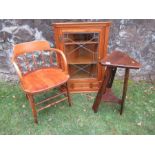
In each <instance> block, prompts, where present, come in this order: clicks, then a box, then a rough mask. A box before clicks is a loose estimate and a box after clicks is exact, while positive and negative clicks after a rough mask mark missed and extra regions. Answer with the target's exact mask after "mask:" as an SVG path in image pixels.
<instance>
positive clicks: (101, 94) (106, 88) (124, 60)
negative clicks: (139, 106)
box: [92, 51, 141, 115]
mask: <svg viewBox="0 0 155 155" xmlns="http://www.w3.org/2000/svg"><path fill="white" fill-rule="evenodd" d="M101 64H102V65H103V66H106V71H105V75H104V78H103V82H102V84H101V86H100V89H99V91H98V93H97V96H96V98H95V101H94V104H93V106H92V109H93V110H94V112H97V111H98V108H99V105H100V103H101V100H103V101H105V102H115V103H118V104H120V106H121V108H120V115H122V113H123V109H124V103H125V98H126V93H127V87H128V79H129V70H130V69H139V68H140V66H141V65H140V64H139V63H138V62H137V61H136V60H134V59H133V58H131V57H130V56H128V55H127V54H125V53H123V52H120V51H113V52H112V54H110V55H109V56H108V57H107V58H105V59H103V60H101ZM117 67H119V68H125V76H124V84H123V92H122V98H121V99H119V98H117V97H116V96H115V95H114V93H113V91H112V90H111V88H112V84H113V80H114V77H115V73H116V70H117Z"/></svg>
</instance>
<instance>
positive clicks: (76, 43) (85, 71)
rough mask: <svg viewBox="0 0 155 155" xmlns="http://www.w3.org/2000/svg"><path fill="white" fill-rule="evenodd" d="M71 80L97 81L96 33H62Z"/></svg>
mask: <svg viewBox="0 0 155 155" xmlns="http://www.w3.org/2000/svg"><path fill="white" fill-rule="evenodd" d="M62 40H63V45H64V47H63V50H64V53H65V55H66V58H67V61H68V67H69V74H70V77H71V79H90V78H92V79H97V75H98V69H97V64H98V47H99V33H98V32H74V33H72V32H64V33H62Z"/></svg>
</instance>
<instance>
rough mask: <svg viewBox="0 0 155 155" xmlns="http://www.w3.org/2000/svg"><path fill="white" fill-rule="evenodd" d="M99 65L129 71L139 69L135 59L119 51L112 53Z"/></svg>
mask: <svg viewBox="0 0 155 155" xmlns="http://www.w3.org/2000/svg"><path fill="white" fill-rule="evenodd" d="M101 64H102V65H104V66H115V67H120V68H131V69H139V68H140V67H141V65H140V63H138V62H137V61H136V60H135V59H133V58H131V57H130V56H129V55H127V54H126V53H123V52H120V51H113V52H112V53H111V54H110V55H109V56H108V57H107V58H105V59H103V60H101Z"/></svg>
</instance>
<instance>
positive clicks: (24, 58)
mask: <svg viewBox="0 0 155 155" xmlns="http://www.w3.org/2000/svg"><path fill="white" fill-rule="evenodd" d="M12 62H13V65H14V66H15V69H16V71H17V73H18V76H19V78H20V84H21V87H22V89H23V91H24V92H25V94H26V97H27V99H28V101H29V103H30V106H31V108H32V113H33V117H34V122H35V123H38V119H37V114H38V112H39V111H41V110H43V109H46V108H49V107H51V106H53V105H55V104H58V103H60V102H61V101H64V100H66V99H67V100H68V103H69V106H71V99H70V93H69V89H68V85H67V81H68V79H69V75H68V68H67V61H66V58H65V55H64V53H63V52H62V51H61V50H58V49H55V48H50V44H49V43H48V42H47V41H32V42H26V43H21V44H17V45H15V46H14V49H13V57H12ZM60 86H61V87H63V88H65V90H66V91H60V93H57V94H56V95H54V96H51V97H48V98H46V99H44V100H42V101H40V102H38V103H36V102H35V99H34V95H36V94H38V93H42V92H46V91H49V90H50V89H53V88H58V87H60ZM61 95H63V96H64V97H63V98H62V97H61ZM58 97H61V99H59V100H58ZM53 99H56V101H54V102H52V103H50V104H49V103H48V104H47V101H50V100H53ZM45 103H46V105H44V104H45Z"/></svg>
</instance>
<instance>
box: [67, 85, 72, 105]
mask: <svg viewBox="0 0 155 155" xmlns="http://www.w3.org/2000/svg"><path fill="white" fill-rule="evenodd" d="M66 91H67V97H68V103H69V106H71V105H72V101H71V97H70V92H69V87H68V83H67V82H66Z"/></svg>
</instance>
